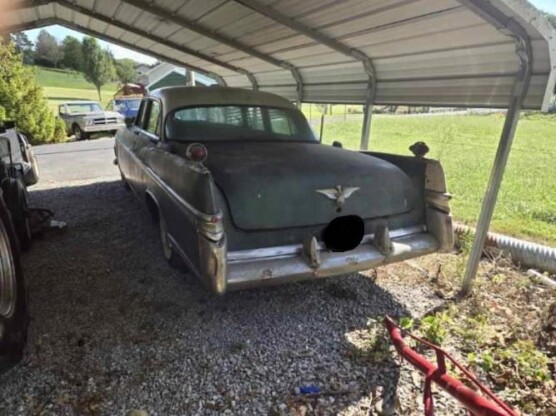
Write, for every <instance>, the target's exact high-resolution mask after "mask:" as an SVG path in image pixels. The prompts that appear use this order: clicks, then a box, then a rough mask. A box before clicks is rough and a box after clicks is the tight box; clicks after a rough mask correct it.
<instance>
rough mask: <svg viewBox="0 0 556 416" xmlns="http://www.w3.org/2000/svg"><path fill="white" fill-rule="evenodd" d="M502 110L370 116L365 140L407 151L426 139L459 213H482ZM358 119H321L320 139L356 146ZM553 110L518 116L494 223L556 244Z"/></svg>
mask: <svg viewBox="0 0 556 416" xmlns="http://www.w3.org/2000/svg"><path fill="white" fill-rule="evenodd" d="M503 122H504V116H502V115H485V116H434V117H407V116H382V115H376V116H374V117H373V126H372V133H371V141H370V148H371V150H375V151H379V152H391V153H399V154H407V155H410V154H411V152H409V150H408V148H409V146H410V145H411V144H413V143H414V142H416V141H425V142H426V143H427V144H428V145H429V147H430V148H431V151H430V153H429V154H428V156H429V157H431V158H435V159H439V160H440V161H441V162H442V163H443V165H444V168H445V170H446V175H447V178H448V186H449V190H450V192H451V193H452V194H453V195H454V198H453V200H452V209H453V214H454V217H455V218H456V219H457V220H460V221H463V222H466V223H469V224H475V223H476V221H477V218H478V216H479V210H480V207H481V204H482V199H483V195H484V192H485V188H486V184H487V181H488V177H489V173H490V168H491V166H492V161H493V159H494V154H495V152H496V147H497V144H498V139H499V137H500V132H501V130H502V124H503ZM360 132H361V122H360V121H340V122H330V123H328V124H327V123H326V122H325V127H324V134H323V136H324V137H323V141H324V142H325V143H332V141H334V140H339V141H341V142H342V143H343V144H344V147H347V148H350V149H357V148H358V147H359V139H360V134H361V133H360ZM555 161H556V116H550V115H536V114H531V115H525V116H523V117H522V118H521V120H520V122H519V127H518V130H517V136H516V138H515V140H514V144H513V147H512V152H511V154H510V160H509V162H508V166H507V170H506V174H505V177H504V182H503V184H502V188H501V189H500V194H499V197H498V203H497V206H496V210H495V213H494V218H493V222H492V229H493V230H494V231H497V232H500V233H504V234H508V235H512V236H516V237H523V238H527V239H529V240H534V241H537V242H541V243H546V244H549V245H552V246H556V162H555Z"/></svg>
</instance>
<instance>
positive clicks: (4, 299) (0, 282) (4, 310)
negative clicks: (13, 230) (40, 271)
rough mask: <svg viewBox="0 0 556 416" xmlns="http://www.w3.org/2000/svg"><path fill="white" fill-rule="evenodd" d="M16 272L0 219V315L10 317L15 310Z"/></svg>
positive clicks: (4, 229) (6, 235)
mask: <svg viewBox="0 0 556 416" xmlns="http://www.w3.org/2000/svg"><path fill="white" fill-rule="evenodd" d="M16 292H17V286H16V274H15V267H14V260H13V257H12V250H11V247H10V242H9V240H8V234H7V233H6V228H5V227H4V223H3V222H2V221H0V316H2V317H4V318H10V317H11V316H12V315H13V313H14V311H15V302H16V296H17V293H16Z"/></svg>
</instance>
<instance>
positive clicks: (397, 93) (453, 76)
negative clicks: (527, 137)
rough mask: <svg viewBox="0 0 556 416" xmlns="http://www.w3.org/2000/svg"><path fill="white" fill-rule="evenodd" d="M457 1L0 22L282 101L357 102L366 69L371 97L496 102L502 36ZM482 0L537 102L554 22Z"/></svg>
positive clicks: (141, 6)
mask: <svg viewBox="0 0 556 416" xmlns="http://www.w3.org/2000/svg"><path fill="white" fill-rule="evenodd" d="M465 4H466V3H465V2H464V1H460V0H372V1H371V0H304V1H299V0H155V1H150V0H95V1H91V0H75V1H74V0H36V1H31V0H0V7H1V10H3V14H2V16H1V17H0V31H6V30H21V29H22V28H27V27H29V28H30V27H35V26H41V25H47V24H53V23H59V24H62V25H64V24H66V25H68V26H70V27H73V28H75V29H80V30H83V31H85V32H87V33H89V34H97V35H99V36H100V37H102V38H104V39H107V40H112V41H114V42H115V43H118V44H120V45H125V46H128V47H130V48H136V49H138V50H139V51H141V52H143V53H148V52H150V53H152V54H153V55H155V56H156V57H157V58H158V59H161V60H168V61H170V62H172V63H176V64H182V65H184V66H186V67H193V68H194V69H195V70H204V71H205V72H206V73H208V74H209V75H210V76H213V77H215V78H217V79H219V80H221V81H223V82H226V83H227V84H228V85H231V86H240V87H246V88H250V87H252V86H255V85H256V86H258V88H259V89H261V90H265V91H271V92H274V93H278V94H281V95H284V96H287V97H288V98H290V99H292V100H297V99H298V98H300V94H301V98H302V100H303V101H313V102H338V103H364V102H365V101H366V99H367V96H368V95H367V92H368V87H369V81H370V78H369V75H370V74H372V73H373V72H372V71H374V76H375V78H376V98H375V102H376V103H377V104H419V105H441V106H446V105H465V106H479V107H485V106H491V107H506V106H507V105H508V103H509V100H510V96H511V91H512V87H513V82H514V76H515V74H516V72H517V70H518V60H517V59H516V55H515V44H514V40H513V39H512V38H510V37H508V36H506V34H504V33H501V31H499V30H498V29H497V28H496V27H494V26H493V24H492V23H491V22H490V21H488V20H487V19H486V18H485V17H483V16H480V15H479V14H477V13H475V12H474V11H472V10H470V9H468V8H467V6H466V5H465ZM485 4H487V2H486V1H485ZM488 4H491V5H493V6H494V7H495V8H496V9H497V11H499V12H500V13H502V14H504V15H505V16H506V17H507V18H508V19H514V20H515V21H517V22H518V23H519V24H521V25H522V27H523V28H524V29H525V30H526V31H527V33H528V34H529V36H530V38H531V43H532V49H533V63H532V70H533V79H532V82H531V86H530V88H529V91H528V96H527V98H526V100H525V106H526V107H527V108H541V107H542V106H546V105H548V99H549V96H550V95H551V92H552V90H553V88H554V83H556V31H554V30H553V29H552V28H551V27H550V26H549V24H548V23H547V22H546V21H544V19H543V18H542V17H541V16H540V14H539V13H538V12H537V11H536V10H535V9H534V8H532V7H531V6H530V5H528V4H527V2H526V1H525V0H489V2H488ZM261 5H262V6H263V8H261ZM265 7H266V8H265ZM300 27H301V28H300ZM353 51H358V52H360V53H361V54H360V55H357V56H356V55H355V54H354V52H353ZM367 58H368V60H367V61H365V59H367ZM363 62H366V63H367V65H366V66H364V65H363Z"/></svg>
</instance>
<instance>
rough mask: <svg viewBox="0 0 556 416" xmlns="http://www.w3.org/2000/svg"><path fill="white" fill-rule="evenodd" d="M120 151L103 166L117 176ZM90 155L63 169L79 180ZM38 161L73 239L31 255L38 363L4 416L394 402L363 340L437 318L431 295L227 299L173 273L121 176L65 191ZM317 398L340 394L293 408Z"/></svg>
mask: <svg viewBox="0 0 556 416" xmlns="http://www.w3.org/2000/svg"><path fill="white" fill-rule="evenodd" d="M79 145H81V144H80V143H77V144H75V147H71V146H70V147H68V149H69V150H68V151H69V152H71V151H72V149H73V150H75V149H78V146H79ZM65 146H67V145H65ZM106 146H108V147H106ZM110 146H111V142H110V141H105V142H104V148H103V149H104V150H101V153H102V152H104V153H103V154H104V156H102V155H101V156H98V155H97V156H98V157H99V159H103V158H104V159H106V160H105V163H106V164H109V163H111V157H112V156H111V154H110V152H109V151H107V150H106V149H107V148H109V147H110ZM105 148H106V149H105ZM92 153H94V152H82V153H80V154H79V155H78V157H77V156H76V157H74V158H71V157H66V159H64V160H65V162H63V163H67V166H68V169H72V170H73V169H74V168H77V169H78V163H79V158H82V157H87V156H83V155H88V154H92ZM76 155H77V154H76ZM66 156H67V155H66ZM39 159H40V161H41V163H42V164H43V178H42V179H41V183H39V184H38V185H37V186H35V187H33V188H32V193H31V202H32V204H31V205H33V206H40V207H48V208H50V209H52V210H53V211H54V212H55V213H56V218H58V219H60V220H63V221H66V222H67V223H68V229H67V231H66V232H65V233H64V234H62V235H59V236H57V237H56V238H50V239H48V240H42V241H37V242H36V243H35V244H34V246H33V248H32V250H31V252H30V253H28V254H26V255H25V258H24V263H25V267H24V271H25V275H26V277H27V280H28V285H29V287H30V296H31V315H32V323H31V327H30V334H29V343H28V350H27V352H26V355H25V360H24V362H23V364H22V365H20V366H18V367H16V368H15V369H14V370H12V371H11V372H9V373H8V374H6V375H4V376H3V377H2V379H0V415H10V416H11V415H17V414H22V415H27V414H55V415H74V414H78V415H81V414H83V415H100V414H102V415H104V414H106V415H126V414H128V413H129V412H130V411H132V410H133V409H141V410H144V411H146V412H148V414H149V415H185V414H203V415H205V414H207V415H208V414H234V415H260V414H264V415H266V414H287V413H295V414H339V413H340V414H345V415H351V414H353V415H366V414H374V413H370V411H371V409H374V404H373V403H371V401H372V399H373V397H375V396H376V393H377V392H379V391H385V392H387V393H392V392H394V391H395V388H396V385H397V384H398V378H399V376H400V368H399V365H398V362H395V361H394V360H392V359H386V360H385V361H383V362H381V363H376V362H373V361H372V360H368V359H362V358H361V357H364V356H365V355H364V354H363V351H359V350H360V349H361V348H362V347H361V345H360V344H359V343H358V342H357V341H354V340H356V339H359V338H361V337H360V334H362V333H365V329H366V328H367V325H368V320H369V319H372V318H376V317H380V316H381V315H383V314H391V315H394V316H398V315H401V314H408V313H410V312H414V311H415V310H416V309H419V308H421V309H422V308H426V307H427V306H429V305H430V304H432V303H434V299H433V297H432V296H431V295H430V294H428V293H422V292H419V291H418V290H417V291H416V292H411V291H409V290H408V289H405V288H404V287H403V286H402V287H398V288H397V289H395V288H394V289H393V290H392V291H390V292H389V291H386V290H385V289H383V288H381V287H380V286H378V285H377V284H375V283H374V282H373V279H371V278H370V277H369V276H364V275H362V274H356V275H352V276H346V277H344V278H339V279H328V280H320V281H314V282H305V283H300V284H293V285H288V286H282V287H276V288H267V289H260V290H250V291H244V292H236V293H230V294H228V295H226V296H225V297H223V298H220V297H215V296H213V295H210V294H209V293H208V292H206V291H205V290H204V289H203V288H202V287H201V285H200V284H199V283H198V282H197V281H196V280H194V279H193V278H192V277H191V276H188V275H185V274H182V273H180V272H177V271H175V270H174V269H172V268H170V267H169V266H168V265H167V264H166V263H165V261H164V259H163V257H162V252H161V248H160V245H159V240H158V233H157V228H156V226H155V224H153V223H152V221H150V218H149V216H148V214H147V212H146V211H144V210H143V207H142V206H141V205H140V204H139V203H138V201H137V200H136V199H135V198H134V196H133V194H132V193H131V192H129V191H127V190H125V189H124V187H123V185H122V183H121V182H120V181H119V178H118V174H117V171H116V170H115V169H110V170H107V168H106V165H102V166H99V169H100V170H99V172H100V173H99V175H100V176H101V178H99V179H79V178H77V179H75V178H72V180H71V181H66V182H62V181H61V180H60V178H59V176H57V175H59V174H60V167H59V166H56V167H52V166H48V165H49V164H52V163H54V162H52V161H51V160H50V159H48V155H46V153H45V154H44V155H43V156H39ZM58 162H59V161H58ZM72 163H73V164H75V166H73V165H72ZM45 172H46V173H45ZM49 172H50V173H49ZM53 172H55V173H53ZM393 293H396V295H393ZM402 301H403V302H404V304H402V303H401V302H402ZM359 352H361V354H359ZM312 384H313V385H316V386H319V387H320V388H321V389H322V390H323V391H324V392H325V393H330V394H323V395H321V396H320V397H319V398H316V399H314V400H304V399H301V398H300V397H299V396H298V395H296V394H295V393H296V388H299V387H300V386H303V385H312ZM131 414H133V413H131ZM137 414H141V413H137Z"/></svg>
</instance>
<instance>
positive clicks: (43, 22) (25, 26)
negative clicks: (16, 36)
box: [0, 17, 226, 85]
mask: <svg viewBox="0 0 556 416" xmlns="http://www.w3.org/2000/svg"><path fill="white" fill-rule="evenodd" d="M55 24H58V25H61V26H65V27H68V28H70V29H74V30H76V31H78V32H83V33H85V34H88V35H90V36H94V37H97V38H99V39H102V40H104V41H106V42H110V43H113V44H115V45H119V46H122V47H124V48H128V49H131V50H135V51H137V52H140V53H143V54H145V55H150V56H152V57H153V58H156V59H159V60H160V61H165V62H168V63H171V64H173V65H176V66H180V67H185V68H188V69H190V70H192V71H195V72H198V73H200V74H204V75H206V76H208V77H209V78H213V79H215V80H216V81H217V82H218V84H220V85H226V82H225V81H224V79H223V78H222V77H221V76H220V75H218V74H215V73H214V72H210V71H207V70H205V69H202V68H199V67H197V66H194V65H189V64H187V63H184V62H181V61H177V60H175V59H173V58H170V57H168V56H165V55H162V54H158V53H156V52H152V51H150V50H147V49H144V48H141V47H140V46H137V45H135V44H130V43H128V42H125V41H122V40H120V39H116V38H114V37H111V36H108V35H105V34H101V33H98V32H96V31H94V30H91V29H89V28H87V27H84V26H81V25H78V24H76V23H73V22H68V21H66V20H63V19H60V18H58V17H51V18H45V19H40V20H35V21H33V22H30V23H22V24H20V25H14V26H8V27H4V28H2V29H1V31H0V33H15V32H20V31H22V30H29V29H37V28H41V27H45V26H51V25H55Z"/></svg>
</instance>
